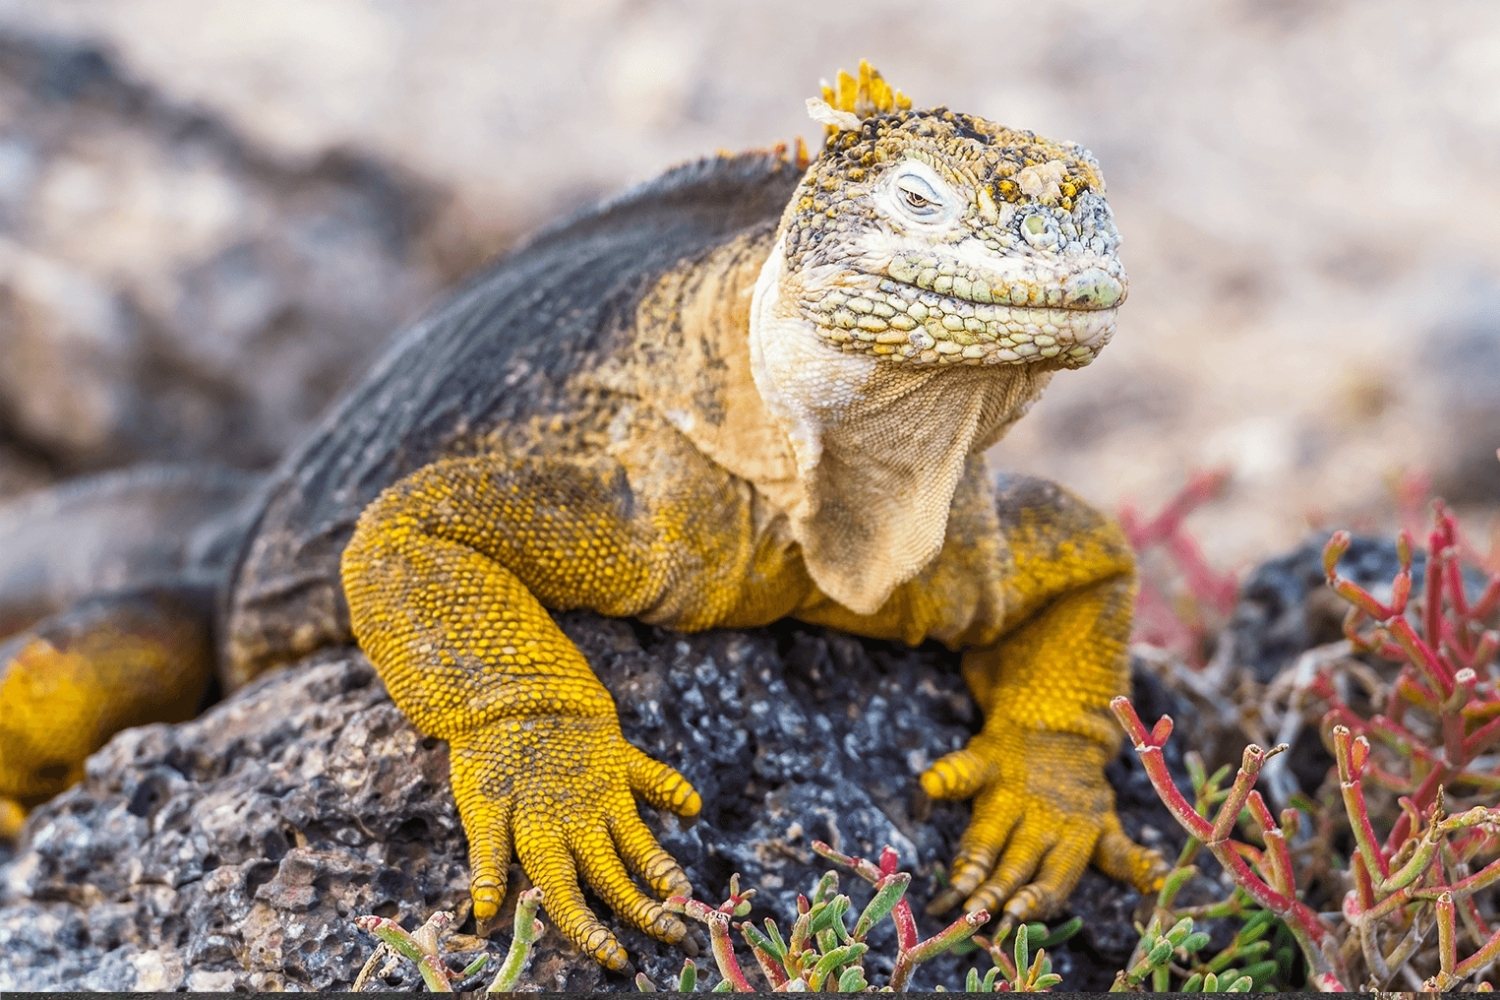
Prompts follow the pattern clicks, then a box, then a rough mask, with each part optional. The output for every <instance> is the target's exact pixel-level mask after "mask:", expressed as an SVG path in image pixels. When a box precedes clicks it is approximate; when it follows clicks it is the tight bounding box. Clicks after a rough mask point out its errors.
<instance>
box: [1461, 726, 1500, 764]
mask: <svg viewBox="0 0 1500 1000" xmlns="http://www.w3.org/2000/svg"><path fill="white" fill-rule="evenodd" d="M1496 742H1500V715H1497V716H1496V717H1495V718H1493V719H1491V720H1490V721H1489V722H1486V723H1485V724H1484V725H1482V726H1480V727H1479V728H1478V729H1476V730H1474V731H1473V732H1472V733H1470V734H1469V735H1468V736H1467V737H1466V738H1465V739H1464V747H1463V752H1464V756H1465V757H1466V758H1468V759H1470V760H1472V759H1474V758H1475V757H1478V756H1479V755H1480V754H1482V753H1484V752H1485V751H1487V750H1489V749H1490V748H1491V746H1492V744H1494V743H1496Z"/></svg>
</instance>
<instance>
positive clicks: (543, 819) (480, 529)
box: [343, 458, 727, 969]
mask: <svg viewBox="0 0 1500 1000" xmlns="http://www.w3.org/2000/svg"><path fill="white" fill-rule="evenodd" d="M698 507H701V509H702V510H703V512H704V514H706V515H711V516H714V517H719V518H722V517H723V516H724V507H723V506H722V505H718V506H715V505H713V504H704V505H698ZM698 507H694V508H693V509H698ZM688 527H690V525H688V524H686V523H685V515H684V513H683V507H682V505H674V504H672V503H669V502H662V501H661V500H660V498H651V497H645V496H641V495H638V493H637V491H636V490H635V489H634V488H633V485H632V483H631V482H629V481H628V480H627V478H626V476H625V475H624V473H623V472H622V471H621V470H620V468H619V467H618V466H615V465H613V464H612V463H609V462H608V461H600V462H597V463H592V464H589V465H585V464H582V463H581V462H580V463H571V462H567V461H564V460H554V461H549V462H543V463H530V464H516V463H511V462H507V461H506V460H503V459H498V458H472V459H459V460H450V461H444V462H440V463H437V464H435V465H432V466H429V467H428V468H426V469H423V470H421V471H420V472H418V473H416V474H414V475H412V476H411V477H409V478H407V479H406V480H403V481H402V482H401V483H399V484H397V485H396V486H395V487H392V488H391V489H390V490H388V491H387V492H386V493H385V494H383V495H382V496H381V497H380V498H379V499H378V500H377V501H376V502H375V503H374V504H372V505H371V506H370V508H369V509H368V510H367V511H366V512H365V513H364V515H363V516H362V517H361V519H360V522H359V526H358V528H357V529H356V531H355V534H354V537H353V539H352V541H351V542H350V544H349V547H348V549H347V550H346V552H345V554H344V558H343V579H344V587H345V591H346V594H347V596H348V600H349V608H350V614H351V620H352V624H353V627H354V633H355V635H356V637H357V638H358V640H359V642H360V645H361V646H362V647H363V648H364V650H365V652H366V653H367V654H368V655H369V657H370V659H371V661H372V662H373V663H374V664H375V667H376V669H377V670H378V671H379V673H380V676H381V678H382V680H384V682H385V684H386V687H387V688H388V689H389V690H390V693H391V697H392V698H393V699H394V700H395V702H396V704H397V705H398V706H400V708H401V710H402V711H403V712H405V713H406V714H407V715H408V716H409V717H410V718H411V719H412V721H413V722H414V723H416V725H417V727H418V728H419V729H421V730H422V731H423V732H426V733H429V734H431V735H434V736H438V737H441V738H443V739H446V740H448V741H449V744H450V746H451V749H452V765H451V767H452V783H453V793H454V797H455V799H456V800H457V803H458V808H459V813H460V815H461V817H462V819H463V823H464V829H465V831H466V832H467V834H468V837H469V855H470V866H471V871H472V881H471V892H472V896H473V901H474V914H475V917H476V919H477V920H478V921H480V922H481V923H484V922H485V921H488V920H489V919H491V918H493V917H494V916H495V915H496V912H497V911H498V909H499V906H500V903H501V901H502V899H503V898H504V895H505V888H506V869H507V866H508V864H509V862H510V857H511V852H512V850H514V851H515V852H516V854H517V855H518V856H519V857H520V860H521V864H522V867H523V868H524V869H525V870H526V872H527V874H528V875H529V876H530V877H531V879H532V881H533V882H534V883H535V884H537V885H538V886H540V887H541V888H542V889H543V891H544V893H545V894H546V902H545V906H546V909H547V912H548V915H549V917H550V918H551V919H552V921H553V923H555V924H556V925H557V926H558V928H559V929H560V930H561V931H562V932H563V933H564V934H565V935H566V936H567V937H568V938H569V939H571V940H572V941H574V942H575V943H576V944H578V945H579V946H580V947H582V948H584V949H586V950H587V951H588V952H589V953H590V954H592V955H593V956H594V957H595V958H596V959H597V960H598V961H599V962H601V963H602V964H604V965H606V966H608V967H610V968H612V969H622V968H624V967H625V966H626V964H627V958H626V954H625V951H624V949H623V948H622V947H621V946H620V943H619V941H618V940H616V938H615V936H614V935H613V934H612V933H611V932H610V931H609V930H608V929H607V928H606V927H605V926H604V925H603V924H601V923H600V922H599V921H598V920H597V919H595V917H594V915H593V914H592V913H591V912H590V911H589V909H588V907H587V905H586V904H585V902H584V898H583V894H582V892H581V890H580V877H581V878H582V880H583V881H585V882H587V883H588V884H589V885H590V886H592V887H593V888H594V890H595V891H596V892H598V894H599V895H600V897H601V898H603V899H604V900H605V901H606V902H607V903H608V904H609V905H610V907H611V908H613V909H614V910H615V911H616V912H617V913H619V914H620V915H621V916H623V917H625V918H626V919H627V920H629V921H630V922H631V923H632V924H634V925H635V926H637V927H639V928H640V929H642V930H644V931H646V932H647V933H650V934H652V935H654V936H656V937H658V938H661V939H663V940H666V941H669V942H675V941H677V940H680V939H681V938H682V936H683V934H684V933H685V928H684V926H683V924H682V923H681V921H679V920H678V919H677V918H676V917H674V916H672V915H671V914H669V913H667V912H666V911H665V910H664V909H663V908H662V906H661V905H660V904H659V903H658V902H657V901H656V900H654V899H652V898H650V897H649V896H647V895H646V894H645V893H644V892H642V891H641V889H640V888H638V887H637V885H636V883H635V881H634V880H633V879H632V877H631V873H632V872H633V873H634V874H635V875H637V876H639V877H640V878H641V879H643V880H644V881H645V882H646V884H647V885H648V886H649V887H650V888H651V890H652V891H654V892H655V893H656V894H658V895H660V896H665V895H668V894H671V893H681V892H688V891H690V887H689V885H688V881H687V877H686V876H685V875H684V873H683V871H682V869H681V868H680V867H679V866H678V864H677V863H676V862H675V861H674V860H673V859H672V858H671V857H670V856H669V855H668V854H667V852H666V851H665V850H664V849H663V848H662V847H661V845H660V844H659V843H658V842H657V840H656V838H655V836H653V835H652V833H651V831H650V830H649V829H647V827H646V826H645V824H644V823H642V821H641V819H640V817H639V815H638V814H637V812H636V806H635V802H634V800H633V796H634V795H639V796H640V797H642V798H644V799H645V800H646V801H647V802H650V803H651V804H652V805H654V806H656V807H657V808H660V809H667V810H671V811H673V812H676V813H678V814H680V815H683V816H692V815H694V814H696V813H697V812H698V810H699V808H700V805H701V803H700V800H699V797H698V794H697V792H695V791H694V790H693V788H692V786H691V785H690V784H689V783H688V782H687V781H686V779H684V778H683V777H682V776H681V775H680V774H678V773H677V771H675V770H674V769H672V768H671V767H669V766H667V765H666V764H663V763H661V762H659V761H656V760H653V759H652V758H650V757H649V756H647V755H646V754H645V753H643V752H641V751H640V750H638V749H636V748H635V747H634V746H632V745H631V744H629V743H627V742H626V741H625V739H624V737H623V735H622V734H621V731H620V726H619V722H618V720H617V718H616V714H615V706H614V701H613V699H612V698H611V697H610V695H609V692H608V691H606V690H605V688H604V687H603V685H601V684H600V683H599V681H598V680H597V679H596V678H595V677H594V675H593V672H592V671H591V670H590V669H589V666H588V663H587V662H586V661H585V659H584V657H583V655H582V654H581V653H580V652H579V651H578V649H577V648H576V647H575V646H574V645H573V644H572V643H571V642H570V641H569V640H568V639H567V637H566V636H565V635H564V634H563V633H562V631H561V630H560V629H559V628H558V627H557V625H556V623H555V622H554V621H553V620H552V617H551V616H550V615H549V614H548V611H547V609H548V608H552V609H559V610H561V609H568V608H576V607H587V608H592V609H594V610H596V611H599V612H602V613H604V614H607V615H612V616H622V617H624V616H642V615H646V616H650V615H651V613H652V612H653V611H659V609H660V607H661V606H662V603H663V602H664V601H670V599H671V595H672V594H674V593H676V592H678V591H679V590H680V589H681V588H682V587H683V586H687V587H695V586H696V583H697V582H698V578H699V571H701V569H702V567H703V566H705V565H713V560H714V559H716V558H718V557H719V556H721V555H722V553H712V552H704V551H700V550H699V549H698V548H695V545H697V544H699V543H698V542H697V541H695V540H697V539H712V538H723V537H727V533H725V532H722V531H721V532H710V531H706V530H701V531H693V530H685V528H688ZM702 544H710V543H709V542H703V543H702Z"/></svg>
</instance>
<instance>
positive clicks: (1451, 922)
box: [1437, 892, 1458, 976]
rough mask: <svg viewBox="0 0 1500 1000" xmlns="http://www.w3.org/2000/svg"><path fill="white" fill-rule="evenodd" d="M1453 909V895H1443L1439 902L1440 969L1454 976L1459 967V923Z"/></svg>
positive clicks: (1439, 897)
mask: <svg viewBox="0 0 1500 1000" xmlns="http://www.w3.org/2000/svg"><path fill="white" fill-rule="evenodd" d="M1456 918H1457V912H1456V911H1455V910H1454V908H1453V894H1452V893H1447V892H1445V893H1443V894H1442V895H1440V896H1438V900H1437V931H1438V969H1439V970H1441V971H1442V972H1443V973H1444V974H1445V975H1448V976H1452V975H1453V974H1454V971H1455V970H1456V968H1457V966H1458V926H1457V924H1458V921H1457V919H1456Z"/></svg>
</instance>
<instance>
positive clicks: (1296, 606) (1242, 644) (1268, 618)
mask: <svg viewBox="0 0 1500 1000" xmlns="http://www.w3.org/2000/svg"><path fill="white" fill-rule="evenodd" d="M1327 541H1328V536H1326V535H1318V536H1315V537H1312V538H1308V539H1307V540H1306V541H1304V542H1303V543H1302V544H1301V545H1299V546H1297V548H1295V549H1293V550H1291V551H1290V552H1288V553H1286V554H1285V555H1281V556H1277V557H1276V558H1275V559H1269V560H1267V561H1266V562H1264V563H1261V564H1260V565H1259V566H1257V567H1256V568H1255V569H1254V570H1253V571H1252V572H1251V573H1250V575H1249V576H1248V577H1246V578H1245V582H1244V583H1243V584H1242V585H1241V586H1240V599H1239V603H1238V604H1237V605H1236V606H1235V609H1234V615H1233V617H1232V618H1231V619H1230V622H1229V627H1228V628H1227V629H1226V630H1225V633H1224V637H1223V639H1222V641H1224V642H1227V643H1229V644H1230V649H1231V656H1230V662H1232V663H1236V664H1239V665H1241V666H1243V667H1244V668H1246V669H1248V670H1250V671H1251V672H1252V673H1253V674H1254V676H1255V679H1256V680H1257V681H1259V682H1261V683H1262V684H1264V683H1268V682H1269V681H1270V680H1271V679H1272V678H1274V677H1275V676H1276V675H1277V674H1279V673H1280V672H1281V671H1282V670H1285V669H1287V668H1288V667H1290V666H1291V665H1292V664H1293V663H1294V662H1295V661H1296V659H1297V657H1298V656H1300V655H1301V654H1302V653H1303V651H1305V650H1308V649H1311V648H1312V647H1314V646H1319V645H1322V644H1323V643H1327V642H1336V641H1337V640H1339V639H1341V638H1343V635H1344V632H1343V621H1344V614H1345V613H1346V612H1347V611H1348V609H1349V606H1348V605H1347V604H1345V603H1344V602H1343V600H1342V599H1341V598H1339V597H1338V595H1336V594H1334V593H1333V591H1331V590H1330V589H1329V587H1328V582H1327V580H1326V579H1325V578H1324V575H1323V546H1324V545H1325V544H1326V543H1327ZM1425 565H1426V560H1425V558H1424V557H1423V555H1422V553H1421V552H1417V553H1415V554H1414V558H1413V560H1412V582H1413V588H1414V589H1415V588H1419V587H1420V586H1421V582H1422V572H1423V567H1424V566H1425ZM1400 568H1401V565H1400V563H1399V562H1398V561H1397V559H1396V543H1395V542H1393V541H1390V540H1389V539H1383V538H1370V537H1365V536H1360V535H1356V536H1355V537H1354V538H1353V539H1352V540H1351V541H1350V545H1349V551H1348V552H1346V553H1345V554H1344V557H1343V559H1341V560H1340V561H1339V572H1340V573H1342V574H1343V575H1344V576H1346V577H1348V578H1349V579H1351V580H1353V581H1354V582H1355V583H1357V584H1359V585H1360V586H1362V587H1365V588H1366V589H1368V590H1369V591H1370V592H1371V593H1372V594H1374V595H1375V596H1376V597H1377V598H1380V599H1381V600H1387V599H1389V597H1390V593H1391V581H1392V580H1393V579H1394V578H1395V576H1396V572H1397V571H1398V570H1399V569H1400Z"/></svg>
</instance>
